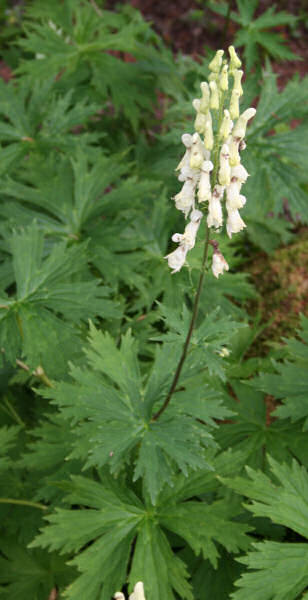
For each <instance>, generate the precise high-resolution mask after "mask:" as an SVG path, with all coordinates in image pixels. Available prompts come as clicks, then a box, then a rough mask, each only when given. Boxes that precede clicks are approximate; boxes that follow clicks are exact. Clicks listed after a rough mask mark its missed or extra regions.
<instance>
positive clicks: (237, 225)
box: [227, 210, 246, 238]
mask: <svg viewBox="0 0 308 600" xmlns="http://www.w3.org/2000/svg"><path fill="white" fill-rule="evenodd" d="M245 227H246V225H245V223H244V221H243V219H242V218H241V216H240V213H239V212H238V210H232V211H230V212H229V213H228V219H227V234H228V236H229V238H231V237H232V234H233V233H238V232H239V231H242V229H244V228H245Z"/></svg>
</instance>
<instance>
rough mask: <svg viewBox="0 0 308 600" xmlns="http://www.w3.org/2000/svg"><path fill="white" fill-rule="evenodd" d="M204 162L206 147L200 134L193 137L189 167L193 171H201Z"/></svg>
mask: <svg viewBox="0 0 308 600" xmlns="http://www.w3.org/2000/svg"><path fill="white" fill-rule="evenodd" d="M203 161H204V145H203V144H202V141H201V139H200V136H199V134H198V133H194V135H193V136H192V147H191V155H190V163H189V166H190V168H191V169H200V167H201V165H202V163H203Z"/></svg>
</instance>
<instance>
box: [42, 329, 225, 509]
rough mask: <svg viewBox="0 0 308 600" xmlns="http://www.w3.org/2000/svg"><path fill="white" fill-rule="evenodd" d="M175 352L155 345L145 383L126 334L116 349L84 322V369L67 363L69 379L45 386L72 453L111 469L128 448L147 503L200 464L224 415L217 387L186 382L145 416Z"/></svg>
mask: <svg viewBox="0 0 308 600" xmlns="http://www.w3.org/2000/svg"><path fill="white" fill-rule="evenodd" d="M180 352H181V346H180V347H179V345H178V344H175V345H170V344H166V345H164V346H163V347H162V348H160V349H159V350H158V351H157V355H156V360H155V362H154V365H153V368H152V372H151V373H150V375H149V376H148V377H147V381H145V382H144V380H143V378H142V377H141V372H140V365H139V362H138V360H137V348H136V344H135V341H134V340H133V338H132V337H131V334H130V332H128V333H127V334H126V335H125V336H124V337H123V338H122V344H121V347H120V348H117V346H116V344H115V342H114V340H113V339H112V338H111V337H110V336H109V335H108V334H103V333H102V332H100V331H97V330H96V329H95V328H94V327H91V336H90V345H89V346H88V347H87V348H86V349H85V353H86V358H87V363H88V367H87V368H86V369H80V368H76V367H72V369H71V375H72V378H73V381H72V382H63V383H59V384H57V386H56V387H55V389H53V390H48V391H46V392H44V395H47V396H48V397H49V398H52V399H53V401H54V402H55V403H56V404H57V405H58V406H59V408H60V409H61V412H62V414H63V416H64V417H65V418H66V419H69V420H70V421H71V422H72V426H73V427H74V431H75V435H76V442H75V444H74V449H73V451H72V453H71V456H72V457H75V458H80V459H82V460H85V459H86V466H90V465H96V466H102V465H104V464H108V465H109V467H110V469H111V472H113V473H117V472H118V471H119V470H120V469H121V468H122V467H123V462H124V461H128V460H129V457H130V456H131V453H132V451H133V450H134V454H133V456H134V457H135V458H134V460H135V471H134V479H138V478H139V477H142V478H143V479H144V482H145V486H146V489H147V491H148V493H149V494H150V497H151V500H152V502H153V503H155V501H156V498H157V495H158V493H159V491H160V490H161V488H162V487H163V485H164V484H165V483H166V482H168V483H170V484H171V483H172V478H173V475H174V472H177V471H179V470H180V471H182V472H183V473H184V475H186V476H187V475H188V472H189V470H191V469H197V468H200V467H204V466H206V465H207V463H206V456H205V448H207V447H208V446H212V445H213V438H212V435H211V433H210V430H211V429H212V428H213V427H215V426H216V425H215V421H214V420H215V419H216V418H218V419H221V418H226V417H228V416H230V414H231V413H230V412H229V411H227V410H226V409H224V408H223V406H222V405H221V398H220V395H219V393H218V392H213V391H211V390H210V389H209V388H207V387H204V388H203V389H202V390H201V391H200V390H198V389H194V388H191V387H190V388H188V389H187V392H185V393H181V394H180V395H178V394H176V395H175V396H174V398H173V399H172V401H171V403H170V407H169V408H168V410H166V411H165V412H164V413H163V414H162V415H161V416H160V418H159V419H157V420H155V419H152V417H153V414H154V411H156V410H157V409H158V408H159V407H160V406H161V404H162V401H163V400H164V399H165V395H166V393H167V391H168V389H169V387H170V385H171V380H172V377H173V370H174V368H175V364H176V361H177V360H178V358H179V355H180ZM173 361H175V362H173ZM172 362H173V365H172ZM188 368H189V367H188ZM189 375H190V377H191V373H190V369H189ZM194 400H195V401H196V403H195V405H194ZM208 468H209V467H208Z"/></svg>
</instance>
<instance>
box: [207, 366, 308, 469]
mask: <svg viewBox="0 0 308 600" xmlns="http://www.w3.org/2000/svg"><path fill="white" fill-rule="evenodd" d="M268 377H271V375H270V374H268ZM230 385H231V386H232V390H233V394H232V396H229V397H226V396H225V397H224V404H225V405H226V406H227V407H228V408H229V409H230V410H231V411H233V416H232V417H231V419H230V418H229V422H228V423H226V424H224V426H223V427H220V428H219V429H218V430H217V431H216V433H215V439H216V440H217V442H218V444H219V446H220V447H221V448H223V449H226V448H229V447H233V448H234V449H237V450H242V451H243V452H245V454H246V457H247V458H246V461H247V462H246V464H249V465H251V466H253V467H255V468H257V467H261V466H262V465H263V463H264V451H265V450H266V451H267V452H268V453H270V454H271V455H272V456H274V458H276V459H277V460H280V461H288V462H290V461H291V459H292V457H293V456H296V457H298V458H299V459H301V457H302V451H301V446H302V444H304V445H305V434H304V433H303V432H302V427H301V426H300V425H299V424H298V425H293V426H292V425H290V422H282V421H280V420H274V421H273V422H272V423H270V424H268V423H267V408H266V403H265V396H264V394H263V393H262V392H260V391H259V390H258V391H257V390H255V389H252V388H251V387H250V382H247V383H245V382H240V381H238V380H236V381H234V380H233V381H231V382H230Z"/></svg>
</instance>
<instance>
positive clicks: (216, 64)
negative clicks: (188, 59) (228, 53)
mask: <svg viewBox="0 0 308 600" xmlns="http://www.w3.org/2000/svg"><path fill="white" fill-rule="evenodd" d="M223 53H224V51H223V50H217V52H216V54H215V56H214V58H213V60H212V61H211V62H210V64H209V69H210V71H214V73H218V72H219V71H220V67H221V65H222V56H223Z"/></svg>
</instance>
